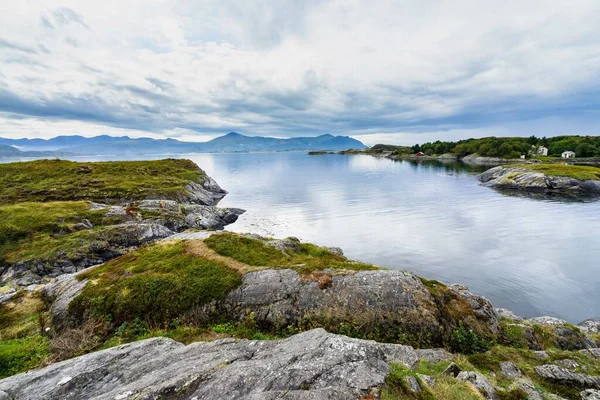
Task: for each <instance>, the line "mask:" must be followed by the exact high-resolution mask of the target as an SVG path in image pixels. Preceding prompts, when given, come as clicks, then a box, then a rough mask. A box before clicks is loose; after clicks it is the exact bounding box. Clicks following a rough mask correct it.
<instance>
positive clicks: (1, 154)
mask: <svg viewBox="0 0 600 400" xmlns="http://www.w3.org/2000/svg"><path fill="white" fill-rule="evenodd" d="M66 155H69V153H66V152H57V151H21V150H19V149H17V148H16V147H13V146H7V145H4V144H0V159H2V158H13V159H17V158H23V157H32V158H40V157H61V156H66Z"/></svg>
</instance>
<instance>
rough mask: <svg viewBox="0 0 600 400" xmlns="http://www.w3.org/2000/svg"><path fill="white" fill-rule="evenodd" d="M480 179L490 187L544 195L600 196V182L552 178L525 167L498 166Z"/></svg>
mask: <svg viewBox="0 0 600 400" xmlns="http://www.w3.org/2000/svg"><path fill="white" fill-rule="evenodd" d="M478 179H479V180H480V181H481V182H482V183H483V184H484V185H485V186H488V187H492V188H497V189H508V190H519V191H526V192H534V193H544V194H563V195H569V196H598V195H600V180H580V179H575V178H571V177H566V176H551V175H546V174H544V173H543V172H537V171H534V170H531V169H528V168H524V167H519V166H516V167H509V166H498V167H494V168H491V169H489V170H487V171H485V172H483V173H482V174H481V175H479V177H478Z"/></svg>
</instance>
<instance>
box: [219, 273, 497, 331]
mask: <svg viewBox="0 0 600 400" xmlns="http://www.w3.org/2000/svg"><path fill="white" fill-rule="evenodd" d="M463 293H464V292H463ZM488 304H489V302H488ZM476 306H477V307H478V309H477V310H474V313H475V315H477V314H478V313H479V312H480V310H481V309H482V308H483V307H481V302H477V303H476ZM221 307H222V309H223V311H224V312H230V313H232V314H233V315H236V316H237V317H241V318H243V317H244V315H249V314H250V313H253V315H254V317H255V318H256V322H257V323H259V324H262V325H263V326H271V327H275V328H285V327H287V326H289V325H293V324H297V323H299V322H300V321H303V320H304V321H305V320H308V319H310V318H315V319H317V320H320V321H323V320H328V319H331V318H333V317H335V320H336V321H337V323H339V322H345V323H353V324H356V325H359V326H360V325H362V324H364V323H369V325H371V326H373V325H376V326H378V327H379V329H398V327H402V328H405V329H412V330H415V331H418V332H421V331H429V332H432V334H436V333H437V334H439V332H440V330H441V326H442V321H441V315H440V314H441V312H440V311H439V310H438V308H437V307H438V306H437V305H436V303H435V301H434V298H433V297H432V295H431V294H430V293H429V291H428V290H427V288H426V287H425V286H424V285H423V283H422V282H421V280H420V279H419V278H418V277H416V276H415V275H414V274H411V273H409V272H406V271H392V270H379V271H360V272H356V273H349V274H347V275H334V276H333V277H332V282H331V284H330V285H329V286H328V287H327V288H326V289H321V288H320V286H319V284H318V283H317V282H308V283H302V282H301V281H300V277H299V275H298V273H297V272H296V271H294V270H263V271H257V272H250V273H247V274H245V275H244V278H243V282H242V285H241V286H240V287H239V288H238V289H236V290H235V291H233V292H231V293H230V294H229V295H228V296H227V298H226V300H225V301H224V302H223V303H222V304H221ZM492 311H493V310H492ZM477 318H480V320H481V322H482V323H483V324H484V326H487V327H489V329H490V331H492V330H493V329H496V328H497V326H498V322H497V319H496V317H495V313H493V312H492V313H491V314H487V313H485V312H482V313H480V315H479V316H478V317H477ZM486 318H489V319H486Z"/></svg>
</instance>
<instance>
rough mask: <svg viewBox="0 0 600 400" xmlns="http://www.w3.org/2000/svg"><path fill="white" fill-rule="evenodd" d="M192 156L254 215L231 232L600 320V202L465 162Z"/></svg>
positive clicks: (231, 202)
mask: <svg viewBox="0 0 600 400" xmlns="http://www.w3.org/2000/svg"><path fill="white" fill-rule="evenodd" d="M183 157H185V158H190V159H192V160H193V161H195V162H196V163H197V164H198V165H199V166H200V167H201V168H203V169H204V170H206V171H207V172H208V174H209V175H210V176H212V177H213V178H215V179H216V181H217V182H218V183H219V184H220V185H221V186H222V187H223V188H225V189H227V190H228V191H229V194H228V195H227V197H225V199H224V200H223V201H222V202H221V203H220V205H221V206H225V207H226V206H231V207H240V208H244V209H246V210H247V213H246V214H244V215H243V216H242V217H241V218H240V219H239V220H238V222H236V223H235V224H234V225H230V226H229V227H228V230H232V231H238V232H255V233H258V234H262V235H269V236H276V237H286V236H296V237H298V238H300V239H302V240H305V241H310V242H314V243H317V244H320V245H327V246H339V247H341V248H342V249H343V250H344V252H345V254H346V255H347V256H348V257H351V258H355V259H359V260H362V261H367V262H371V263H374V264H377V265H381V266H384V267H389V268H397V269H406V270H409V271H412V272H415V273H417V274H419V275H422V276H424V277H427V278H433V279H438V280H440V281H443V282H447V283H456V282H458V283H461V284H464V285H466V286H468V287H470V288H471V289H472V290H473V291H475V292H478V293H481V294H483V295H485V296H486V297H488V298H489V299H490V300H491V301H492V302H493V303H494V304H495V305H496V306H498V307H505V308H509V309H511V310H513V311H515V312H517V313H518V314H520V315H523V316H538V315H553V316H557V317H560V318H564V319H566V320H568V321H570V322H573V323H577V322H580V321H581V320H583V319H586V318H589V317H593V316H600V202H588V203H583V202H564V201H557V200H539V199H532V198H527V197H516V196H509V195H506V194H502V193H499V192H497V191H494V190H492V189H489V188H485V187H482V186H480V185H479V184H478V181H477V180H476V178H475V175H476V173H477V172H478V171H477V169H472V168H469V167H467V166H465V165H460V164H456V163H455V164H449V165H444V164H442V163H439V162H425V163H422V164H416V163H412V162H408V161H399V162H398V161H391V160H388V159H378V158H374V157H370V156H362V155H355V156H340V155H324V156H308V155H306V154H304V153H241V154H194V155H185V156H183ZM121 158H122V157H121ZM144 158H163V157H160V156H157V157H144ZM81 159H82V158H77V160H81ZM92 159H94V160H99V159H100V158H86V160H92ZM102 159H105V160H106V159H109V158H108V157H103V158H102ZM479 170H481V169H479Z"/></svg>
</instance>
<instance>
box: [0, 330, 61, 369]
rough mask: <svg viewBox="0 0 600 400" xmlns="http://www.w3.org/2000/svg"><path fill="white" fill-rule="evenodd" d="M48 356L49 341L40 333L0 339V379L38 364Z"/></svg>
mask: <svg viewBox="0 0 600 400" xmlns="http://www.w3.org/2000/svg"><path fill="white" fill-rule="evenodd" d="M49 356H50V343H49V341H48V339H46V338H45V337H43V336H40V335H33V336H29V337H26V338H21V339H11V340H0V379H1V378H6V377H7V376H11V375H15V374H18V373H20V372H25V371H27V370H29V369H32V368H36V367H38V366H40V365H41V364H42V363H43V362H44V361H46V360H47V359H48V357H49Z"/></svg>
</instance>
